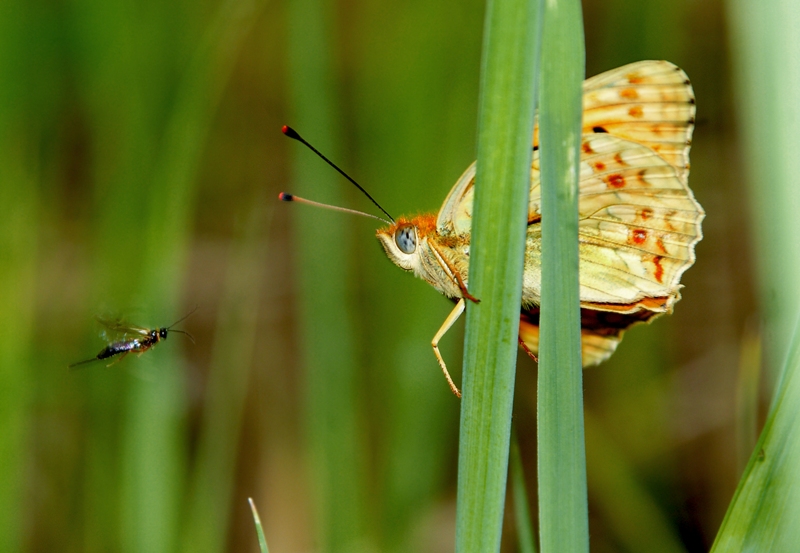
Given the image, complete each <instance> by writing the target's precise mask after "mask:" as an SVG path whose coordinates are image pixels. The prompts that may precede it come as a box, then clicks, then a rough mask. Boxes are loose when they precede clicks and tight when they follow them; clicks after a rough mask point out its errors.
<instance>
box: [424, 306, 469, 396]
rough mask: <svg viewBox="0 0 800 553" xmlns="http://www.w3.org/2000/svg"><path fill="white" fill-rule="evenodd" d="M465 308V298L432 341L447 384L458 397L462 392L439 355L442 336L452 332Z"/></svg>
mask: <svg viewBox="0 0 800 553" xmlns="http://www.w3.org/2000/svg"><path fill="white" fill-rule="evenodd" d="M465 307H466V302H465V300H464V298H461V299H460V300H458V303H456V306H455V307H454V308H453V310H452V311H451V312H450V314H449V315H448V316H447V318H446V319H445V320H444V323H442V326H441V328H440V329H439V331H438V332H437V333H436V336H434V337H433V340H431V346H433V353H435V354H436V359H437V360H438V361H439V366H440V367H442V372H444V377H445V378H446V379H447V384H449V385H450V390H452V392H453V393H454V394H455V395H456V396H458V397H461V392H459V391H458V388H457V387H456V385H455V384H454V383H453V379H452V378H450V373H449V372H447V365H445V362H444V359H442V354H441V353H439V340H441V339H442V336H444V335H445V334H447V331H448V330H450V327H451V326H453V323H455V322H456V321H457V320H458V318H459V317H460V316H461V314H462V313H463V312H464V308H465Z"/></svg>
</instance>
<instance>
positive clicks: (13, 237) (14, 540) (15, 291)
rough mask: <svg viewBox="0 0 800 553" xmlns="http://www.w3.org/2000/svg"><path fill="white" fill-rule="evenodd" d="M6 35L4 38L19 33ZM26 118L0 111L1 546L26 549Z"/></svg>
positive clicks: (3, 74)
mask: <svg viewBox="0 0 800 553" xmlns="http://www.w3.org/2000/svg"><path fill="white" fill-rule="evenodd" d="M3 27H5V26H4V25H2V24H0V29H2V28H3ZM0 35H2V38H0V40H3V39H4V38H7V37H8V36H13V35H5V34H3V33H0ZM0 51H4V50H3V45H1V44H0ZM5 51H8V50H5ZM10 73H11V72H10V71H9V67H8V66H5V65H4V66H3V67H0V81H2V82H4V83H13V82H16V77H14V78H10ZM18 100H19V101H21V99H18ZM11 105H15V104H10V103H6V102H4V101H0V106H2V107H5V106H11ZM2 107H0V109H2ZM20 111H22V110H20ZM17 115H20V114H17ZM22 119H23V118H21V117H20V118H17V117H14V116H13V115H12V114H11V113H8V112H5V111H3V112H0V167H2V169H0V182H1V183H0V306H2V307H1V308H0V436H2V439H0V551H21V550H22V543H23V542H22V538H23V531H24V529H25V527H26V524H25V522H26V517H25V515H26V509H25V507H26V506H27V497H26V496H28V495H29V494H27V493H26V489H25V482H26V478H25V477H26V476H27V475H29V474H30V471H31V470H32V468H31V466H30V450H29V447H30V435H29V429H30V424H31V414H32V412H31V397H32V393H33V384H34V382H33V380H32V378H34V377H33V375H34V374H36V370H35V369H34V365H33V363H32V362H31V361H32V353H33V352H32V351H31V349H32V348H31V346H32V345H33V336H34V318H35V312H36V294H35V285H36V268H37V267H36V260H37V256H36V255H35V252H36V250H37V242H38V239H39V234H38V230H39V228H40V221H39V213H38V212H39V207H38V200H39V186H40V183H39V182H38V179H37V177H36V174H35V173H32V172H31V171H32V170H34V168H35V167H36V163H37V161H36V157H35V156H34V155H32V154H33V152H32V151H31V150H32V149H33V147H34V144H35V143H36V141H37V137H36V132H35V131H34V132H33V133H29V132H28V130H29V129H30V125H27V124H25V122H24V121H23V120H22Z"/></svg>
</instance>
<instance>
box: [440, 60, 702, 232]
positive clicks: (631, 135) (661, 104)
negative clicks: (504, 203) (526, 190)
mask: <svg viewBox="0 0 800 553" xmlns="http://www.w3.org/2000/svg"><path fill="white" fill-rule="evenodd" d="M694 116H695V100H694V93H693V91H692V86H691V84H690V83H689V79H688V77H687V76H686V73H684V72H683V71H682V70H681V69H680V68H679V67H677V66H675V65H673V64H671V63H669V62H667V61H641V62H637V63H631V64H629V65H625V66H623V67H619V68H617V69H613V70H611V71H607V72H605V73H602V74H600V75H597V76H595V77H592V78H590V79H587V80H586V81H585V82H584V84H583V132H584V135H590V134H603V133H607V134H610V135H613V136H617V137H619V138H622V139H625V140H629V141H631V142H634V143H637V144H641V145H643V146H646V147H647V148H649V149H650V150H652V151H653V152H655V153H656V154H657V155H658V156H659V157H661V158H662V159H664V160H665V161H666V162H667V163H668V164H669V165H671V166H672V167H675V169H676V173H677V175H678V177H679V178H681V179H682V180H683V181H684V182H686V181H687V179H688V175H689V148H690V145H691V138H692V131H693V130H694ZM601 129H602V130H601ZM533 146H534V149H535V150H536V149H538V146H539V128H538V123H537V124H535V126H534V133H533ZM533 177H534V175H532V179H531V196H532V197H531V201H530V204H529V210H528V221H529V222H535V221H536V220H537V217H538V215H539V209H538V206H539V201H538V198H537V197H536V195H537V194H538V192H535V191H534V188H538V182H535V181H538V179H534V178H533ZM474 184H475V164H474V163H473V164H472V165H470V166H469V167H468V168H467V170H466V171H465V172H464V174H463V175H461V178H459V179H458V181H456V184H455V185H454V186H453V188H452V189H451V190H450V193H449V194H448V195H447V197H446V198H445V200H444V203H443V204H442V207H441V209H440V210H439V214H438V216H437V219H436V223H437V228H438V230H439V232H440V233H441V234H443V235H448V234H451V233H455V234H468V233H469V232H470V230H471V226H472V204H473V194H474V188H473V186H474Z"/></svg>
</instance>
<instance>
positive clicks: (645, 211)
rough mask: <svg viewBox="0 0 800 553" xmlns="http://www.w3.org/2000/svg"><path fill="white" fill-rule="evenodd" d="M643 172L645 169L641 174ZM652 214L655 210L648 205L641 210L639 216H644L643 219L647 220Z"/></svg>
mask: <svg viewBox="0 0 800 553" xmlns="http://www.w3.org/2000/svg"><path fill="white" fill-rule="evenodd" d="M643 172H644V171H641V172H640V174H641V173H643ZM652 216H653V210H652V209H650V208H649V207H646V208H644V209H643V210H641V211H640V212H639V217H641V218H642V221H647V220H648V219H649V218H650V217H652Z"/></svg>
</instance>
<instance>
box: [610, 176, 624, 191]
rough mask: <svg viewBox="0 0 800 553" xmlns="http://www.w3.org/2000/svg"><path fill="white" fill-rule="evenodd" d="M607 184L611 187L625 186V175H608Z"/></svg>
mask: <svg viewBox="0 0 800 553" xmlns="http://www.w3.org/2000/svg"><path fill="white" fill-rule="evenodd" d="M606 184H607V185H608V187H609V188H622V187H624V186H625V177H623V176H622V175H620V174H619V173H614V174H613V175H608V177H607V178H606Z"/></svg>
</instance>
